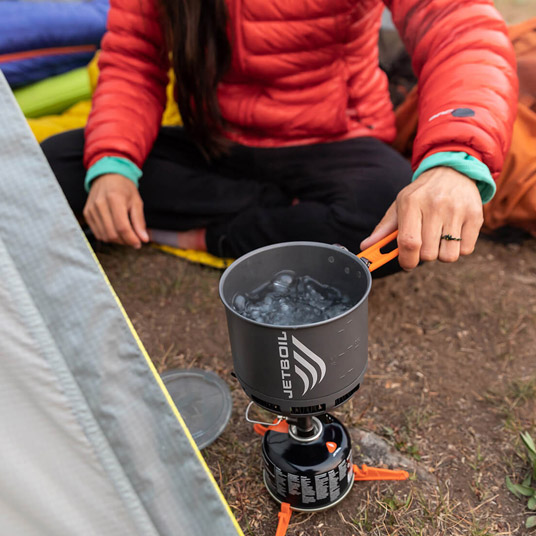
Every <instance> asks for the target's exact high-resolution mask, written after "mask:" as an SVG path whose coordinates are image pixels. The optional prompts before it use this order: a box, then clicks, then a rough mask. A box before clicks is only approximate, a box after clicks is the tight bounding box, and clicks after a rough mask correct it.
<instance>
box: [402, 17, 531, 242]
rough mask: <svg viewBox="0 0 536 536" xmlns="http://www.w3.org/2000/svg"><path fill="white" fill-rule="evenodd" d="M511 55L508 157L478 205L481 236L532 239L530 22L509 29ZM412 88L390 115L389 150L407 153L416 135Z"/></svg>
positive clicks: (414, 101)
mask: <svg viewBox="0 0 536 536" xmlns="http://www.w3.org/2000/svg"><path fill="white" fill-rule="evenodd" d="M509 34H510V39H511V40H512V43H513V45H514V49H515V51H516V57H517V61H518V75H519V84H520V88H519V101H518V107H517V109H518V111H517V117H516V121H515V123H514V132H513V137H512V144H511V146H510V151H509V153H508V155H507V157H506V160H505V163H504V167H503V170H502V173H501V175H500V176H499V178H498V179H497V181H496V183H497V193H496V194H495V197H494V198H493V199H492V200H491V201H490V202H489V203H487V204H486V205H484V231H488V232H493V231H494V230H496V229H499V228H501V227H505V226H511V227H518V228H521V229H524V230H525V231H528V232H529V233H530V234H531V235H532V236H534V237H536V18H533V19H530V20H528V21H525V22H523V23H521V24H518V25H516V26H512V27H510V28H509ZM417 99H418V95H417V88H413V90H412V91H411V93H410V94H409V95H408V96H407V98H406V99H405V101H404V102H403V103H402V104H401V105H400V106H399V107H398V108H397V109H396V119H397V132H398V134H397V138H396V140H395V142H394V147H395V148H396V149H397V150H398V151H400V152H401V153H402V154H404V155H408V154H410V153H411V147H412V144H413V139H414V137H415V134H416V131H417V121H418V117H417Z"/></svg>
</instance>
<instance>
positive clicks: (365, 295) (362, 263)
mask: <svg viewBox="0 0 536 536" xmlns="http://www.w3.org/2000/svg"><path fill="white" fill-rule="evenodd" d="M296 246H304V247H320V248H322V249H325V250H331V251H335V252H337V253H343V254H344V255H346V256H347V257H348V258H349V259H351V260H352V261H354V262H356V263H358V264H359V265H360V267H361V268H362V269H363V272H364V273H365V278H366V280H367V286H366V289H365V291H364V292H363V296H362V297H361V298H360V299H359V301H358V302H357V303H356V304H354V305H353V306H352V307H351V308H350V309H348V310H347V311H344V313H341V314H340V315H337V316H334V317H332V318H328V319H327V320H321V321H320V322H315V323H314V324H295V325H291V326H288V325H279V324H277V325H276V324H265V323H263V322H256V321H255V320H251V319H250V318H246V317H245V316H242V315H241V314H240V313H238V312H237V311H235V310H234V308H233V306H232V305H231V304H229V302H228V301H227V300H226V299H225V296H224V294H223V287H224V286H225V282H226V280H227V277H228V276H229V274H230V273H231V271H232V270H233V268H236V267H237V266H238V265H239V264H242V263H243V262H245V261H247V260H248V259H249V258H251V257H253V256H255V255H257V254H259V253H262V252H264V251H269V250H272V249H281V248H285V247H296ZM371 288H372V276H371V275H370V271H369V269H368V266H367V263H366V262H365V261H364V260H362V259H361V258H359V257H358V256H357V255H355V254H353V253H351V252H350V251H348V250H347V249H346V248H345V247H343V246H338V245H335V244H326V243H324V242H311V241H296V242H281V243H278V244H271V245H269V246H264V247H262V248H258V249H254V250H253V251H250V252H249V253H246V254H244V255H242V256H241V257H239V258H238V259H236V260H235V261H234V262H233V263H232V264H231V265H229V266H228V267H227V268H226V270H225V271H224V272H223V274H222V276H221V278H220V283H219V294H220V299H221V301H222V302H223V305H224V306H225V309H226V310H227V311H229V312H230V313H232V314H233V315H234V316H236V317H238V318H240V319H241V320H243V321H244V322H248V323H250V324H253V325H255V326H262V327H264V328H273V329H286V330H295V329H306V328H315V327H317V326H322V325H324V324H329V323H330V322H333V321H335V320H338V319H340V318H344V317H345V316H347V315H349V314H351V313H352V311H355V310H356V309H357V308H358V307H360V306H361V305H362V304H363V303H364V302H365V301H366V300H367V299H368V295H369V294H370V289H371Z"/></svg>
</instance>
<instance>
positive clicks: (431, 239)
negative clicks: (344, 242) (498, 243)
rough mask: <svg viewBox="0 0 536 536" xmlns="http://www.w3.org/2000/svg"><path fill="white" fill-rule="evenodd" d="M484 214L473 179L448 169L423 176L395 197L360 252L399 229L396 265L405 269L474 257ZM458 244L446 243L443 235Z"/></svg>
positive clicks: (432, 171)
mask: <svg viewBox="0 0 536 536" xmlns="http://www.w3.org/2000/svg"><path fill="white" fill-rule="evenodd" d="M483 221H484V218H483V210H482V200H481V198H480V193H479V191H478V188H477V186H476V183H475V181H474V180H472V179H470V178H468V177H467V176H466V175H463V174H462V173H459V172H458V171H456V170H454V169H452V168H448V167H437V168H433V169H430V170H428V171H425V172H424V173H423V174H422V175H421V176H420V177H419V178H418V179H417V180H416V181H415V182H412V183H411V184H410V185H408V186H406V187H405V188H404V189H403V190H401V192H400V193H399V194H398V196H397V198H396V201H395V202H394V203H393V204H392V205H391V206H390V207H389V209H388V210H387V212H386V213H385V216H384V217H383V218H382V220H381V221H380V223H379V224H378V225H377V226H376V228H375V229H374V231H373V232H372V234H371V235H370V236H369V237H368V238H366V239H365V240H363V242H362V243H361V249H366V248H368V247H369V246H372V245H373V244H375V243H376V242H378V241H379V240H381V239H382V238H384V237H385V236H387V235H388V234H390V233H392V232H393V231H394V230H396V229H397V228H398V239H397V241H398V247H399V255H398V260H399V263H400V266H401V267H402V268H403V269H404V270H411V269H413V268H415V267H416V266H417V265H418V264H419V262H420V261H433V260H436V259H439V260H440V261H443V262H454V261H456V260H458V258H459V256H460V255H469V254H470V253H472V252H473V250H474V248H475V244H476V241H477V238H478V234H479V232H480V228H481V227H482V223H483ZM447 235H448V236H450V237H451V238H461V240H453V239H451V240H445V238H441V237H445V236H447Z"/></svg>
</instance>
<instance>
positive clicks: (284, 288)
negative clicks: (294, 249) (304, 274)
mask: <svg viewBox="0 0 536 536" xmlns="http://www.w3.org/2000/svg"><path fill="white" fill-rule="evenodd" d="M295 277H296V274H295V273H294V272H292V271H290V270H288V271H284V272H279V273H278V274H277V275H276V276H275V277H274V278H273V279H272V281H271V288H272V289H273V291H274V292H276V293H277V294H288V292H289V290H290V286H291V285H292V283H293V282H294V279H295Z"/></svg>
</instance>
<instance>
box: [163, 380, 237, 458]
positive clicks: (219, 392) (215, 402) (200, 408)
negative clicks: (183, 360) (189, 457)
mask: <svg viewBox="0 0 536 536" xmlns="http://www.w3.org/2000/svg"><path fill="white" fill-rule="evenodd" d="M161 378H162V381H163V382H164V384H165V386H166V388H167V390H168V392H169V394H170V396H171V398H172V399H173V402H175V405H176V406H177V409H178V410H179V412H180V414H181V416H182V418H183V419H184V422H185V423H186V426H188V430H190V433H191V434H192V436H193V438H194V440H195V442H196V444H197V446H198V448H199V449H203V448H205V447H207V446H208V445H210V444H211V443H212V442H213V441H214V440H215V439H216V438H217V437H218V436H219V435H220V434H221V433H222V432H223V430H224V429H225V427H226V426H227V423H228V422H229V419H230V417H231V410H232V408H233V401H232V398H231V392H230V391H229V387H228V385H227V384H226V383H225V382H224V381H223V380H222V379H221V378H220V377H219V376H217V375H216V374H214V373H213V372H210V371H208V370H200V369H172V370H168V371H166V372H163V373H162V374H161Z"/></svg>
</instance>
